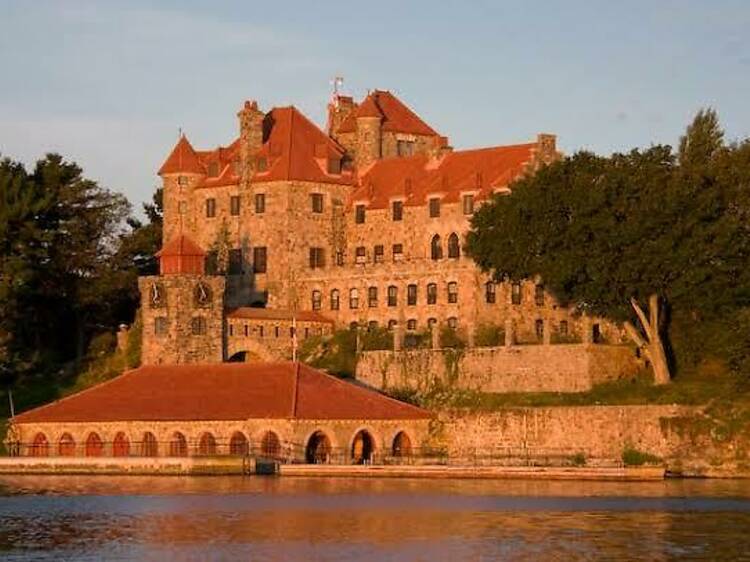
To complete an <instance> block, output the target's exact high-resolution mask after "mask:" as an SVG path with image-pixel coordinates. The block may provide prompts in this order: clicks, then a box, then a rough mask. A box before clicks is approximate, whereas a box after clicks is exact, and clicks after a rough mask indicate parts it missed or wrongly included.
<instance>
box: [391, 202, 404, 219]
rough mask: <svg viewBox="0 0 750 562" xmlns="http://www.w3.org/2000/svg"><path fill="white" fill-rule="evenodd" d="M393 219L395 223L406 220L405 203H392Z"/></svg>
mask: <svg viewBox="0 0 750 562" xmlns="http://www.w3.org/2000/svg"><path fill="white" fill-rule="evenodd" d="M391 211H392V213H391V214H392V217H393V220H394V221H400V220H403V219H404V202H403V201H393V203H391Z"/></svg>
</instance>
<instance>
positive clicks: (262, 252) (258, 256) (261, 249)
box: [253, 246, 268, 273]
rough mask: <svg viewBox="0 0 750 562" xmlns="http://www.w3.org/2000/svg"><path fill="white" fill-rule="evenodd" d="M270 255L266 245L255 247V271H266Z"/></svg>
mask: <svg viewBox="0 0 750 562" xmlns="http://www.w3.org/2000/svg"><path fill="white" fill-rule="evenodd" d="M267 259H268V255H267V252H266V247H265V246H258V247H256V248H253V272H255V273H265V272H266V263H267Z"/></svg>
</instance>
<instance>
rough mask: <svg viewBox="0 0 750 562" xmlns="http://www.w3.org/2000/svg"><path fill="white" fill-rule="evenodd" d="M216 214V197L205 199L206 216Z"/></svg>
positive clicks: (209, 216) (210, 216) (211, 216)
mask: <svg viewBox="0 0 750 562" xmlns="http://www.w3.org/2000/svg"><path fill="white" fill-rule="evenodd" d="M215 216H216V199H213V198H211V199H206V217H207V218H209V219H210V218H213V217H215Z"/></svg>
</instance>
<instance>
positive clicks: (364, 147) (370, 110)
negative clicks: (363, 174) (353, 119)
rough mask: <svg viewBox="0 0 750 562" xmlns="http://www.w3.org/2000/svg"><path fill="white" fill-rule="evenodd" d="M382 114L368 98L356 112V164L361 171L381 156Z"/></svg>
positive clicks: (372, 99) (372, 100)
mask: <svg viewBox="0 0 750 562" xmlns="http://www.w3.org/2000/svg"><path fill="white" fill-rule="evenodd" d="M382 124H383V113H382V112H381V111H380V108H378V106H377V105H376V103H375V100H374V98H373V97H372V96H369V97H368V98H367V99H366V100H365V101H364V102H363V103H362V105H361V106H360V107H359V109H358V111H357V148H356V156H355V158H356V164H357V168H358V169H360V170H362V169H363V168H365V167H366V166H368V165H369V164H372V163H373V162H375V161H376V160H380V157H381V155H382V136H383V135H382Z"/></svg>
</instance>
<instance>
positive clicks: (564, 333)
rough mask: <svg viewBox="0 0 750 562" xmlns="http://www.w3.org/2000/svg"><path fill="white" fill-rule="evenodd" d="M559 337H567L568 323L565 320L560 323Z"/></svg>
mask: <svg viewBox="0 0 750 562" xmlns="http://www.w3.org/2000/svg"><path fill="white" fill-rule="evenodd" d="M560 335H561V336H567V335H568V321H567V320H561V321H560Z"/></svg>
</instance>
